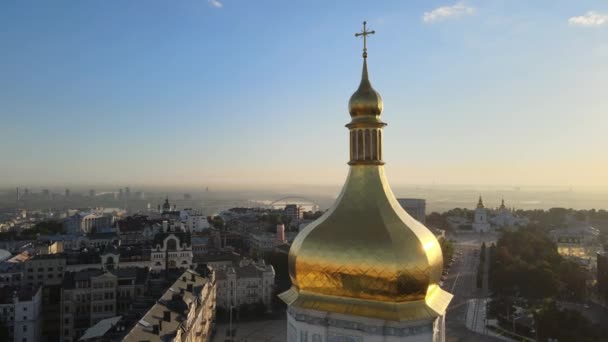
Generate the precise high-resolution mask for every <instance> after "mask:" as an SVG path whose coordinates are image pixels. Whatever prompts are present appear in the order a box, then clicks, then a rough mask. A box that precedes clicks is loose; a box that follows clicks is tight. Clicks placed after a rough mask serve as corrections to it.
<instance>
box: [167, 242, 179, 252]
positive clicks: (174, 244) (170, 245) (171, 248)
mask: <svg viewBox="0 0 608 342" xmlns="http://www.w3.org/2000/svg"><path fill="white" fill-rule="evenodd" d="M167 250H168V251H175V250H177V241H176V240H175V239H169V240H167Z"/></svg>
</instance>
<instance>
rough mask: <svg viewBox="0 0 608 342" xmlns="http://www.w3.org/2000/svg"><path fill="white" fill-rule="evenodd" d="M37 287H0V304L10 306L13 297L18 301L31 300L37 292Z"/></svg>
mask: <svg viewBox="0 0 608 342" xmlns="http://www.w3.org/2000/svg"><path fill="white" fill-rule="evenodd" d="M38 290H39V288H38V287H32V286H4V287H0V304H12V303H13V299H14V297H15V295H16V296H17V297H18V298H19V301H21V302H25V301H30V300H32V297H34V296H35V295H36V293H37V292H38Z"/></svg>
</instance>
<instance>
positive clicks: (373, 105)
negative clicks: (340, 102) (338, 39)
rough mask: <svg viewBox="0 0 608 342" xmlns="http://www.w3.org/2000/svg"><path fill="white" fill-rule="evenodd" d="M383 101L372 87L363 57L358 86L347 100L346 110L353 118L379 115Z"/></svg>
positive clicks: (365, 60)
mask: <svg viewBox="0 0 608 342" xmlns="http://www.w3.org/2000/svg"><path fill="white" fill-rule="evenodd" d="M382 108H383V103H382V97H381V96H380V94H379V93H378V92H377V91H376V90H375V89H374V88H373V87H372V84H371V83H370V82H369V77H368V75H367V58H364V59H363V72H362V75H361V83H360V84H359V88H358V89H357V91H355V93H354V94H353V95H352V96H351V97H350V101H348V112H349V113H350V116H351V117H352V118H353V119H355V118H359V117H366V116H367V117H369V116H371V117H376V118H377V117H379V116H380V114H381V113H382Z"/></svg>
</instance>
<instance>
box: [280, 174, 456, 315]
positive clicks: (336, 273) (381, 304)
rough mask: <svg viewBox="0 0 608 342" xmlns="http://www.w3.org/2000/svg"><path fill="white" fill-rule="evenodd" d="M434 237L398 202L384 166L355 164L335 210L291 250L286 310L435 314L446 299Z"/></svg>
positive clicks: (304, 235)
mask: <svg viewBox="0 0 608 342" xmlns="http://www.w3.org/2000/svg"><path fill="white" fill-rule="evenodd" d="M442 268H443V257H442V254H441V247H440V246H439V243H438V241H437V239H436V238H435V236H434V235H433V234H432V233H431V232H430V231H429V230H428V229H427V228H426V227H424V225H422V224H421V223H420V222H418V221H416V220H414V219H413V218H412V217H411V216H409V215H408V214H407V213H406V212H405V211H404V210H403V209H402V208H401V206H400V205H399V203H398V202H397V200H396V199H395V196H394V195H393V193H392V191H391V189H390V187H389V186H388V184H387V181H386V178H385V176H384V166H382V165H356V166H352V167H351V169H350V174H349V176H348V179H347V181H346V184H345V185H344V188H343V190H342V193H341V194H340V196H339V198H338V200H337V201H336V203H335V204H334V206H333V207H332V208H331V209H330V210H328V212H327V213H325V215H323V216H322V217H321V218H319V219H318V220H317V221H315V222H313V223H312V224H310V225H309V226H308V227H306V229H304V230H303V231H302V232H301V233H300V234H298V236H297V237H296V239H295V241H294V242H293V244H292V246H291V249H290V251H289V273H290V277H291V281H292V288H291V289H290V290H289V291H287V292H285V293H283V294H282V295H281V298H283V300H285V301H286V302H287V303H288V304H290V305H295V306H299V307H304V308H309V309H316V310H320V311H329V312H338V313H343V314H353V315H359V316H367V317H373V318H380V319H386V320H392V321H402V320H411V319H424V318H430V317H437V316H439V315H442V314H443V313H444V312H445V308H446V307H447V303H449V300H450V298H451V295H449V294H448V293H446V292H444V291H443V290H442V289H441V288H439V286H438V285H437V283H438V282H439V279H440V277H441V272H442Z"/></svg>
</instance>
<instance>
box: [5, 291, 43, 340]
mask: <svg viewBox="0 0 608 342" xmlns="http://www.w3.org/2000/svg"><path fill="white" fill-rule="evenodd" d="M41 292H42V291H41V289H40V287H38V286H33V287H32V286H4V287H1V288H0V322H1V323H2V325H4V326H5V327H6V328H7V329H8V333H9V341H18V342H37V341H39V340H40V338H41V332H42V319H41V312H42V295H41Z"/></svg>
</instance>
